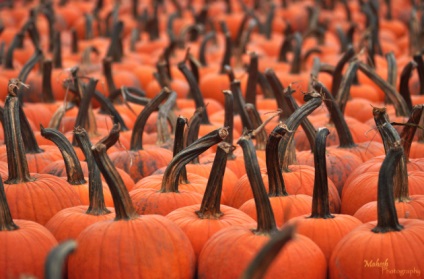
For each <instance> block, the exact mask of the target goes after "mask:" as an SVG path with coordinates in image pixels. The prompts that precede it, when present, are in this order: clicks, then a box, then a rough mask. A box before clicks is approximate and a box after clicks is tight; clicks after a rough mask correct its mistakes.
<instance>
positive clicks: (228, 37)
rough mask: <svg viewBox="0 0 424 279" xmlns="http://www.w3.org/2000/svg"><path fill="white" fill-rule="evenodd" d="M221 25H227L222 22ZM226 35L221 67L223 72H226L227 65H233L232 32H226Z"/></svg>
mask: <svg viewBox="0 0 424 279" xmlns="http://www.w3.org/2000/svg"><path fill="white" fill-rule="evenodd" d="M221 25H225V23H224V22H222V23H221ZM224 36H225V51H224V56H223V58H222V61H221V69H220V73H221V74H225V73H226V70H225V66H226V65H231V50H232V42H231V35H230V32H225V33H224Z"/></svg>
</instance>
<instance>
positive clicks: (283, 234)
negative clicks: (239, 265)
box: [241, 225, 295, 279]
mask: <svg viewBox="0 0 424 279" xmlns="http://www.w3.org/2000/svg"><path fill="white" fill-rule="evenodd" d="M294 233H295V226H294V225H286V226H284V228H283V229H282V230H281V231H278V232H276V233H275V234H273V235H272V237H271V239H270V240H269V241H268V242H267V243H266V244H265V245H264V246H263V247H262V248H261V250H259V252H258V253H257V254H256V256H255V258H254V259H253V260H252V261H251V262H250V264H249V266H248V267H247V268H246V270H245V271H244V273H243V275H242V276H241V279H261V278H265V274H266V272H267V270H268V268H269V266H270V265H271V264H272V262H273V259H275V258H276V257H277V255H278V254H279V253H280V251H281V249H283V247H284V246H285V245H286V244H287V242H289V241H290V240H292V239H293V238H294Z"/></svg>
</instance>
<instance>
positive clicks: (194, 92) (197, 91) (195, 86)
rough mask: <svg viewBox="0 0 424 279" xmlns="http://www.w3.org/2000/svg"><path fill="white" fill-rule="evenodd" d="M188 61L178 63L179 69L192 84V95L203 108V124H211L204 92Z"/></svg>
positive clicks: (198, 106)
mask: <svg viewBox="0 0 424 279" xmlns="http://www.w3.org/2000/svg"><path fill="white" fill-rule="evenodd" d="M185 62H186V61H185V60H184V61H182V62H180V63H178V69H179V70H180V71H181V72H182V73H183V75H184V77H185V78H186V80H187V82H188V85H189V86H190V92H191V96H192V98H193V100H194V102H195V104H196V108H197V109H198V108H203V112H202V124H206V125H210V124H211V122H210V121H209V116H208V113H207V110H206V106H205V102H204V100H203V95H202V92H201V91H200V88H199V84H198V83H197V81H196V78H195V76H194V75H193V73H192V72H191V71H190V70H189V68H188V67H187V65H186V63H185Z"/></svg>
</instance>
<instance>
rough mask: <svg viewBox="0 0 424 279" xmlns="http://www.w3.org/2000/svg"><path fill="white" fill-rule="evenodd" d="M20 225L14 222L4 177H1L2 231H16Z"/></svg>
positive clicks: (0, 225)
mask: <svg viewBox="0 0 424 279" xmlns="http://www.w3.org/2000/svg"><path fill="white" fill-rule="evenodd" d="M17 229H19V227H18V226H17V225H16V224H15V223H14V222H13V219H12V214H10V209H9V205H8V204H7V199H6V193H5V191H4V185H3V179H0V231H14V230H17Z"/></svg>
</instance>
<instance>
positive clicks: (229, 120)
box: [223, 90, 235, 160]
mask: <svg viewBox="0 0 424 279" xmlns="http://www.w3.org/2000/svg"><path fill="white" fill-rule="evenodd" d="M223 94H224V98H225V108H224V109H225V116H224V127H226V128H227V129H228V136H227V137H226V138H225V142H227V143H228V144H231V145H232V144H233V134H234V96H233V93H232V92H231V91H230V90H224V91H223ZM228 159H230V160H233V159H235V155H234V153H233V149H230V150H229V152H228Z"/></svg>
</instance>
